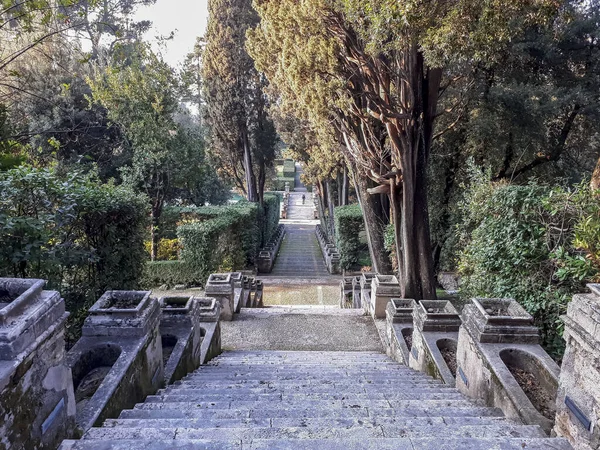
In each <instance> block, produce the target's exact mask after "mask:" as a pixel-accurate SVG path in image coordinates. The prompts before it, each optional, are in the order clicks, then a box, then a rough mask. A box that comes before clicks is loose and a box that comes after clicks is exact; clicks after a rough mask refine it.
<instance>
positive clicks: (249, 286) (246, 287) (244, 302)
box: [242, 275, 252, 308]
mask: <svg viewBox="0 0 600 450" xmlns="http://www.w3.org/2000/svg"><path fill="white" fill-rule="evenodd" d="M242 282H243V286H244V295H243V297H242V298H243V300H242V308H250V307H251V304H250V302H251V299H250V290H251V289H252V284H251V282H250V277H248V276H246V275H244V278H242Z"/></svg>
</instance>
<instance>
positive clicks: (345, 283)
mask: <svg viewBox="0 0 600 450" xmlns="http://www.w3.org/2000/svg"><path fill="white" fill-rule="evenodd" d="M353 279H354V278H353V277H343V278H342V281H340V308H346V304H347V303H352V280H353Z"/></svg>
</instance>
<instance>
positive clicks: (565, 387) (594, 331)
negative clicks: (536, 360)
mask: <svg viewBox="0 0 600 450" xmlns="http://www.w3.org/2000/svg"><path fill="white" fill-rule="evenodd" d="M588 287H589V288H590V290H591V291H592V292H591V293H590V294H579V295H575V296H574V297H573V300H572V301H571V303H570V304H569V307H568V310H567V315H566V316H565V317H564V318H563V320H564V322H565V333H564V338H565V340H566V343H567V349H566V352H565V355H564V358H563V364H562V369H561V373H560V380H559V388H558V394H557V397H556V424H555V426H554V431H555V432H556V434H557V435H559V436H563V437H565V438H567V439H568V440H569V441H570V442H571V444H572V445H573V447H574V448H575V450H596V449H598V448H600V285H597V284H592V285H588Z"/></svg>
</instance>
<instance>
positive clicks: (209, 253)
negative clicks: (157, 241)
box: [169, 194, 280, 284]
mask: <svg viewBox="0 0 600 450" xmlns="http://www.w3.org/2000/svg"><path fill="white" fill-rule="evenodd" d="M279 207H280V198H279V196H278V195H275V194H266V195H265V197H264V209H263V210H262V211H261V209H260V206H259V204H257V203H249V202H246V201H244V202H239V203H237V204H236V205H233V206H227V207H221V208H220V210H219V214H218V215H217V216H216V217H213V218H211V219H207V220H202V221H201V220H197V221H191V222H187V223H183V224H181V225H180V226H179V227H178V228H177V235H178V237H179V240H180V242H181V244H182V247H183V249H182V251H181V259H182V261H183V262H184V263H185V264H186V265H187V266H188V267H187V268H186V273H187V274H188V276H190V277H191V278H193V280H192V279H190V280H187V281H181V283H191V282H198V281H199V282H200V283H204V282H205V281H206V279H207V278H208V276H209V275H210V274H211V273H215V272H223V271H233V270H241V269H245V268H246V267H247V266H248V265H253V264H254V262H255V259H256V256H257V255H258V251H259V250H260V247H261V246H262V245H264V244H265V243H267V242H268V241H269V240H270V239H271V236H272V235H273V232H274V231H275V228H276V227H277V224H278V223H279ZM169 284H170V283H169ZM177 284H180V283H177Z"/></svg>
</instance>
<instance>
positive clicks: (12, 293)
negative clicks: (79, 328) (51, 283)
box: [0, 278, 68, 360]
mask: <svg viewBox="0 0 600 450" xmlns="http://www.w3.org/2000/svg"><path fill="white" fill-rule="evenodd" d="M44 285H45V281H44V280H38V279H15V278H0V287H1V288H3V289H4V290H5V296H6V297H12V298H13V300H11V302H10V303H8V304H7V305H6V306H4V307H3V308H2V310H1V311H0V312H2V313H3V315H2V322H0V360H11V359H13V358H15V357H17V356H18V355H19V354H20V353H21V352H24V351H26V350H28V349H29V347H30V346H32V345H33V344H34V343H35V342H37V341H38V339H39V338H40V336H42V335H43V334H44V333H45V332H46V330H48V329H49V328H50V327H52V326H53V325H54V324H55V323H57V322H58V321H60V320H61V318H62V317H63V316H64V315H65V314H67V315H68V313H66V312H65V302H64V300H63V299H62V298H61V296H60V294H59V293H58V292H56V291H44V290H43V287H44Z"/></svg>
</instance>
